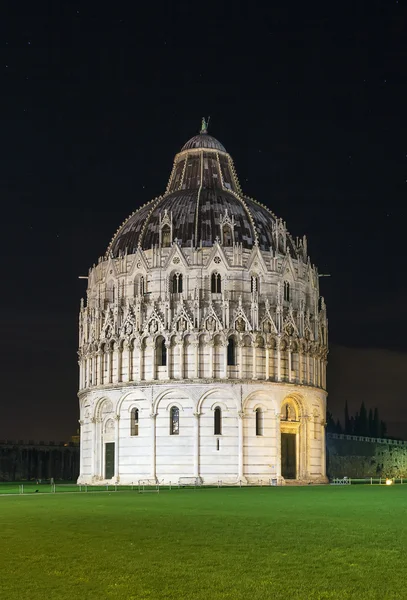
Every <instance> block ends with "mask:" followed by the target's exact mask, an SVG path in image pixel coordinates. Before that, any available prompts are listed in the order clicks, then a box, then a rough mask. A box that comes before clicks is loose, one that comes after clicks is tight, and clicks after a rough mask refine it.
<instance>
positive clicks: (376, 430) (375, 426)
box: [372, 407, 380, 437]
mask: <svg viewBox="0 0 407 600" xmlns="http://www.w3.org/2000/svg"><path fill="white" fill-rule="evenodd" d="M372 427H373V433H372V435H373V437H379V434H380V419H379V410H378V408H377V407H376V408H375V409H374V416H373V426H372Z"/></svg>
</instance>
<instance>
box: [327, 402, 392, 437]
mask: <svg viewBox="0 0 407 600" xmlns="http://www.w3.org/2000/svg"><path fill="white" fill-rule="evenodd" d="M326 430H327V432H328V433H345V434H347V435H363V436H365V437H373V438H384V437H386V433H387V426H386V423H385V422H384V421H382V420H381V419H380V417H379V410H378V408H377V407H376V408H375V409H374V410H373V409H371V408H370V409H369V412H368V411H367V409H366V406H365V403H364V402H363V401H362V404H361V405H360V409H359V410H358V411H356V413H355V415H349V408H348V402H347V401H346V403H345V411H344V425H342V423H341V422H340V420H339V419H337V420H336V421H335V419H334V418H333V416H332V413H330V412H329V410H328V411H327V413H326Z"/></svg>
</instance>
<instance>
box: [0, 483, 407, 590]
mask: <svg viewBox="0 0 407 600" xmlns="http://www.w3.org/2000/svg"><path fill="white" fill-rule="evenodd" d="M406 563H407V486H401V485H400V486H392V487H385V486H382V487H379V486H368V485H367V486H345V487H339V486H338V487H334V486H331V487H329V486H326V487H298V488H296V487H278V488H276V487H274V488H247V489H245V488H242V489H240V488H237V489H235V488H227V489H225V488H224V489H202V490H191V489H189V490H188V489H186V490H177V489H176V490H172V491H169V490H164V491H162V492H161V493H160V494H154V493H150V494H138V493H137V492H120V493H119V492H118V493H114V492H111V493H110V492H101V493H87V494H86V493H82V494H72V493H71V494H68V493H67V494H58V493H57V494H46V495H45V494H44V495H42V494H27V495H23V496H2V497H0V596H1V598H4V600H14V599H19V600H25V599H27V600H28V599H29V600H37V599H40V598H41V599H43V598H46V599H47V600H48V599H58V600H68V599H69V600H71V599H79V600H80V599H92V600H94V599H109V600H110V599H112V600H116V599H117V600H118V599H120V600H122V599H123V600H142V599H148V600H161V599H164V598H165V599H177V600H182V599H188V600H189V599H191V600H216V599H220V598H228V599H229V598H230V599H232V600H240V599H245V600H247V599H248V600H257V599H259V598H264V599H269V598H270V599H276V598H284V599H287V600H291V599H296V598H301V599H304V600H313V599H323V598H324V599H325V598H326V599H332V598H334V599H338V600H339V599H340V600H346V599H348V598H357V599H365V598H369V599H370V598H377V599H381V600H382V599H387V598H388V599H390V598H392V599H396V598H400V599H403V600H405V599H406V598H407V581H406V579H405V573H406Z"/></svg>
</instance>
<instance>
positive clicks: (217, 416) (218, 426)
mask: <svg viewBox="0 0 407 600" xmlns="http://www.w3.org/2000/svg"><path fill="white" fill-rule="evenodd" d="M213 433H214V434H215V435H221V434H222V410H221V409H220V408H219V406H217V407H216V408H215V410H214V413H213Z"/></svg>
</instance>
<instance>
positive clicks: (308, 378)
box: [306, 350, 311, 385]
mask: <svg viewBox="0 0 407 600" xmlns="http://www.w3.org/2000/svg"><path fill="white" fill-rule="evenodd" d="M306 383H307V384H308V385H310V383H311V379H310V370H309V350H308V352H307V377H306Z"/></svg>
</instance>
